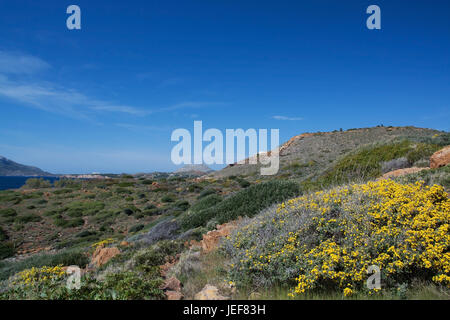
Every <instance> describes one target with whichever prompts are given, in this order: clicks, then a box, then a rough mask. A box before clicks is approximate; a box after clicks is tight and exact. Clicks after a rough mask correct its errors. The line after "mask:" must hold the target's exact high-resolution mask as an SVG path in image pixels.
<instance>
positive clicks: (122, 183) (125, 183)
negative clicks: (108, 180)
mask: <svg viewBox="0 0 450 320" xmlns="http://www.w3.org/2000/svg"><path fill="white" fill-rule="evenodd" d="M117 185H118V186H119V187H121V188H127V187H134V182H121V183H119V184H117Z"/></svg>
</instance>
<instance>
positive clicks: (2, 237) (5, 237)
mask: <svg viewBox="0 0 450 320" xmlns="http://www.w3.org/2000/svg"><path fill="white" fill-rule="evenodd" d="M5 240H8V235H7V234H6V232H5V230H3V229H2V227H0V242H2V241H5Z"/></svg>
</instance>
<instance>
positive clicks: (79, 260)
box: [0, 250, 89, 281]
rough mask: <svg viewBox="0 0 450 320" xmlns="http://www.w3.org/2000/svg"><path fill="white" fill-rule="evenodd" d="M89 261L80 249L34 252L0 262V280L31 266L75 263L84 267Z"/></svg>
mask: <svg viewBox="0 0 450 320" xmlns="http://www.w3.org/2000/svg"><path fill="white" fill-rule="evenodd" d="M88 263H89V257H88V256H87V255H86V254H85V253H84V252H83V251H81V250H65V251H61V252H58V253H55V254H36V255H33V256H31V257H29V258H26V259H23V260H18V261H11V262H1V263H0V281H1V280H5V279H7V278H9V277H10V276H11V275H13V274H15V273H17V272H20V271H22V270H25V269H29V268H32V267H36V268H39V267H43V266H48V267H54V266H57V265H63V266H71V265H76V266H79V267H80V268H84V267H85V266H86V265H87V264H88Z"/></svg>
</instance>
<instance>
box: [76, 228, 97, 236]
mask: <svg viewBox="0 0 450 320" xmlns="http://www.w3.org/2000/svg"><path fill="white" fill-rule="evenodd" d="M93 235H96V233H95V232H92V231H89V230H83V231H81V232H79V233H77V234H76V235H75V237H76V238H86V237H90V236H93Z"/></svg>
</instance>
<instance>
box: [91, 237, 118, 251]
mask: <svg viewBox="0 0 450 320" xmlns="http://www.w3.org/2000/svg"><path fill="white" fill-rule="evenodd" d="M114 241H115V240H114V239H113V238H108V239H104V240H101V241H98V242H96V243H93V244H92V245H91V247H92V248H95V249H97V248H99V247H104V246H106V245H109V244H111V243H114Z"/></svg>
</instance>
